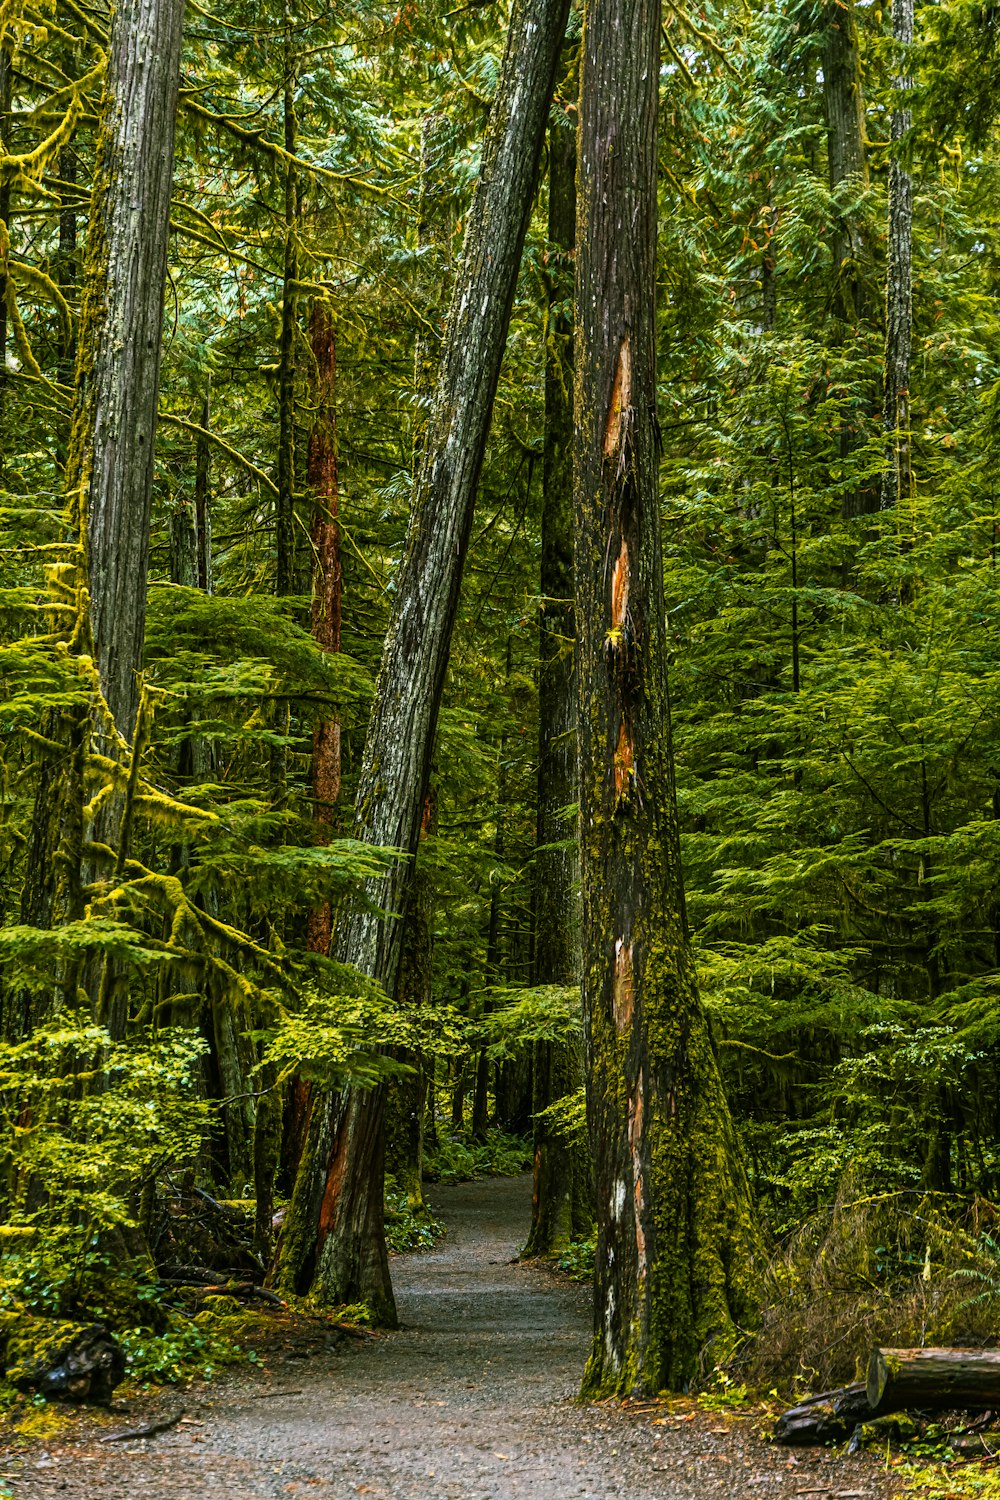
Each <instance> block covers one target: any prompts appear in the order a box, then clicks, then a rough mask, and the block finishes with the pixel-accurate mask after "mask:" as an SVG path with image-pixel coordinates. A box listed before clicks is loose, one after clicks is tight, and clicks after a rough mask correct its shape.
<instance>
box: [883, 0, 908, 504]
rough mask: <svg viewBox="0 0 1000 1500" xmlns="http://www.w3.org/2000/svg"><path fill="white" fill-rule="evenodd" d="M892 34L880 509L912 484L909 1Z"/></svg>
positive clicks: (899, 2) (898, 4)
mask: <svg viewBox="0 0 1000 1500" xmlns="http://www.w3.org/2000/svg"><path fill="white" fill-rule="evenodd" d="M892 35H893V40H894V42H895V44H896V46H897V47H898V48H899V49H900V53H901V58H900V63H899V66H900V68H901V72H900V74H899V75H897V76H896V77H895V78H894V79H893V84H894V86H895V88H896V90H897V103H896V107H895V108H894V109H893V112H892V146H893V151H892V158H891V160H890V162H889V256H888V266H887V270H886V299H885V302H886V307H885V408H884V418H883V420H884V425H885V435H886V469H885V476H884V478H883V481H882V508H883V510H891V509H892V508H893V507H894V506H896V505H897V504H898V503H899V502H900V501H901V500H908V499H909V498H910V495H911V491H912V485H913V473H912V468H911V458H910V345H911V342H912V333H913V275H912V267H911V260H912V242H913V181H912V178H911V176H910V172H909V168H908V166H907V161H906V152H907V150H908V142H907V137H908V135H909V133H910V129H911V127H912V124H913V115H912V111H911V110H910V108H909V106H908V102H907V95H908V93H909V91H910V90H911V89H912V88H913V79H912V77H910V75H909V68H908V65H907V62H906V53H907V50H908V49H909V48H911V47H912V46H913V0H893V4H892Z"/></svg>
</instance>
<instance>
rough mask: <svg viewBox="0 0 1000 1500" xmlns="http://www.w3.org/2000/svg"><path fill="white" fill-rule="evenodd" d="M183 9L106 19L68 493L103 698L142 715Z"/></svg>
mask: <svg viewBox="0 0 1000 1500" xmlns="http://www.w3.org/2000/svg"><path fill="white" fill-rule="evenodd" d="M183 19H184V4H183V0H121V3H120V4H119V5H118V6H117V7H116V9H115V11H114V18H113V21H112V26H111V45H110V53H109V57H108V69H107V78H106V82H105V88H104V97H103V101H102V104H101V126H100V132H99V135H98V142H97V162H96V167H95V171H94V190H93V196H92V199H91V211H90V227H89V239H88V248H87V259H86V268H85V278H84V286H83V304H82V310H81V317H80V331H79V338H78V349H77V362H76V404H75V408H74V416H73V432H72V436H71V439H70V449H69V455H68V459H67V467H66V485H67V493H68V494H69V495H70V497H71V499H72V500H73V502H74V504H75V505H76V506H78V508H79V513H80V518H81V523H82V524H81V532H82V533H83V534H85V535H86V542H87V569H88V582H89V589H90V623H91V631H92V635H93V644H94V655H95V659H96V662H97V669H98V672H99V674H100V681H101V688H102V691H103V694H104V698H105V700H106V702H107V704H108V707H109V709H110V710H111V714H112V717H113V718H114V721H115V724H116V725H117V727H118V730H119V731H120V733H121V734H123V735H124V736H125V738H126V739H130V738H131V736H132V733H133V729H134V726H135V717H136V710H137V708H138V704H139V682H138V673H139V668H140V666H141V663H142V648H143V638H144V633H145V620H146V572H147V562H148V541H149V512H150V504H151V500H152V492H153V450H154V440H155V436H156V408H157V400H158V396H159V385H160V348H161V333H162V323H163V291H164V284H165V282H166V274H167V231H168V228H169V224H170V194H171V187H172V183H173V163H174V116H175V114H176V108H177V88H178V82H179V78H180V50H181V31H182V26H183Z"/></svg>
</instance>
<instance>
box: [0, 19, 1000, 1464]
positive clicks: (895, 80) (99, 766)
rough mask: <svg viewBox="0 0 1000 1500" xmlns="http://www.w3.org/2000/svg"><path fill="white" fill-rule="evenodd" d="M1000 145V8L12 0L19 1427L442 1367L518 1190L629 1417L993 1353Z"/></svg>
mask: <svg viewBox="0 0 1000 1500" xmlns="http://www.w3.org/2000/svg"><path fill="white" fill-rule="evenodd" d="M397 5H398V8H397ZM998 101H1000V10H998V8H997V6H996V5H995V3H994V0H924V3H923V4H921V5H920V6H919V7H917V8H916V10H915V9H914V3H913V0H891V6H890V7H889V8H887V9H886V10H885V11H883V10H882V9H881V8H880V5H879V0H740V3H737V0H702V3H700V4H699V5H697V6H695V5H694V4H693V3H688V0H663V3H662V6H661V4H660V3H656V4H654V3H653V0H585V4H584V5H583V8H582V10H581V9H580V8H578V6H577V4H576V3H575V0H574V3H572V4H571V3H570V0H510V3H509V6H508V5H507V4H504V5H498V4H489V3H483V0H467V3H463V4H457V5H455V6H450V3H449V5H448V6H446V5H445V4H438V3H437V0H430V3H428V4H427V5H425V6H423V7H421V6H420V5H418V4H417V3H415V0H392V3H390V4H388V5H386V6H384V7H383V6H381V5H380V3H379V0H356V3H353V0H352V3H351V4H349V5H348V6H347V7H346V8H343V9H341V10H340V11H336V10H333V9H324V8H323V7H322V6H320V5H316V6H315V7H313V6H312V5H310V4H309V3H308V0H281V3H278V0H261V3H260V4H258V5H255V6H253V7H250V6H248V5H246V4H245V3H243V0H211V5H209V4H204V5H203V4H201V3H199V0H186V3H185V0H117V3H116V4H115V5H114V6H110V5H108V4H106V3H105V0H3V3H2V4H0V525H2V531H3V543H2V548H0V559H2V580H0V610H2V616H3V635H2V640H0V674H2V690H3V691H2V702H0V1017H2V1024H0V1117H2V1127H0V1133H2V1145H0V1342H3V1343H4V1344H5V1346H6V1345H7V1344H9V1346H10V1347H9V1348H8V1349H7V1353H6V1355H5V1356H3V1358H2V1359H0V1363H3V1365H4V1368H6V1369H7V1372H8V1380H10V1379H11V1370H14V1369H16V1368H17V1360H18V1359H19V1358H21V1355H20V1354H18V1353H17V1350H18V1349H19V1348H20V1345H19V1344H18V1339H19V1338H20V1339H21V1342H22V1343H23V1342H24V1337H25V1335H24V1328H25V1326H26V1325H25V1322H24V1320H25V1319H28V1320H29V1323H28V1325H27V1326H29V1327H30V1328H31V1329H32V1330H35V1331H36V1332H37V1330H38V1329H39V1328H40V1327H41V1326H42V1324H43V1323H45V1324H46V1325H47V1324H49V1323H54V1324H55V1325H56V1326H58V1327H60V1328H62V1327H63V1326H64V1325H67V1324H69V1325H73V1326H74V1327H75V1326H77V1325H79V1326H83V1327H87V1326H91V1325H93V1324H94V1323H95V1322H98V1323H100V1324H102V1325H105V1326H106V1327H108V1328H110V1329H111V1330H113V1332H114V1334H115V1336H116V1338H117V1339H118V1340H119V1342H120V1345H121V1347H122V1349H124V1351H125V1358H126V1360H127V1362H128V1366H129V1368H130V1370H131V1371H132V1372H133V1374H134V1375H136V1376H137V1377H145V1378H149V1379H154V1380H155V1379H174V1378H177V1374H178V1371H182V1370H197V1369H202V1368H204V1367H206V1366H207V1365H209V1364H211V1363H212V1362H213V1360H217V1359H218V1358H221V1357H222V1356H221V1355H219V1353H218V1349H217V1345H218V1344H219V1341H220V1340H221V1341H222V1343H224V1342H225V1330H224V1328H223V1326H222V1324H221V1323H220V1325H219V1327H218V1328H216V1327H215V1326H214V1325H212V1326H211V1327H210V1326H209V1323H206V1321H205V1319H204V1318H203V1317H201V1316H200V1315H198V1316H193V1315H192V1306H193V1305H195V1304H192V1303H191V1302H190V1300H188V1301H185V1296H186V1295H187V1294H188V1293H190V1288H191V1286H192V1285H194V1286H195V1287H197V1285H198V1283H199V1280H200V1281H201V1283H202V1285H204V1284H205V1283H206V1280H207V1281H208V1282H211V1281H212V1280H213V1276H214V1277H215V1279H216V1280H218V1279H219V1277H223V1276H224V1277H229V1278H232V1277H233V1276H239V1277H242V1278H243V1281H244V1282H246V1283H247V1285H250V1286H252V1287H254V1288H257V1289H259V1290H260V1291H261V1293H262V1294H265V1295H266V1297H269V1298H271V1299H273V1300H274V1301H280V1302H282V1303H283V1304H285V1305H288V1306H291V1307H295V1308H302V1309H307V1310H308V1309H312V1310H320V1311H333V1312H336V1313H337V1316H338V1317H340V1318H347V1320H348V1321H351V1320H352V1319H357V1320H360V1321H361V1322H364V1323H368V1324H370V1325H372V1326H374V1327H379V1328H389V1329H391V1328H393V1327H394V1326H395V1325H396V1323H397V1308H396V1302H395V1297H394V1285H393V1283H394V1274H395V1271H394V1268H395V1266H396V1264H397V1262H396V1259H395V1256H396V1254H397V1253H398V1252H400V1251H403V1250H407V1249H411V1248H413V1247H418V1246H421V1245H431V1244H433V1243H434V1242H435V1240H436V1238H437V1236H438V1235H439V1233H440V1228H441V1226H440V1225H439V1223H438V1221H437V1220H436V1218H435V1214H434V1207H433V1191H431V1190H429V1189H428V1186H427V1184H428V1182H436V1181H441V1180H443V1181H445V1182H448V1181H455V1180H457V1179H459V1178H461V1177H463V1176H474V1175H476V1174H477V1173H479V1172H485V1171H509V1172H517V1171H526V1170H531V1171H532V1172H533V1188H532V1195H531V1204H530V1211H529V1210H528V1207H527V1199H526V1200H525V1205H526V1206H525V1213H524V1222H523V1224H522V1225H521V1226H520V1230H519V1236H520V1248H521V1251H522V1253H523V1255H524V1256H526V1257H529V1258H542V1259H545V1260H547V1261H548V1262H549V1263H551V1264H552V1265H555V1266H558V1267H561V1268H562V1272H563V1273H572V1274H573V1275H575V1276H577V1277H579V1278H582V1279H583V1280H584V1281H585V1283H587V1284H591V1285H592V1287H593V1308H594V1314H593V1318H594V1321H593V1337H592V1341H591V1345H590V1355H589V1359H588V1360H587V1362H586V1367H585V1368H584V1367H583V1363H582V1362H581V1365H580V1368H579V1370H578V1372H577V1377H578V1385H579V1388H580V1389H581V1390H582V1391H583V1393H584V1394H585V1395H586V1396H589V1397H591V1398H606V1397H617V1398H621V1397H626V1396H631V1397H636V1396H639V1395H651V1396H655V1395H656V1393H658V1392H664V1391H669V1392H687V1391H691V1390H694V1389H699V1388H701V1389H704V1388H713V1389H716V1390H725V1389H739V1390H741V1391H744V1392H753V1391H759V1390H764V1391H766V1390H771V1389H773V1390H775V1391H776V1392H777V1391H780V1393H781V1395H782V1396H783V1397H789V1398H795V1397H797V1396H799V1395H801V1394H803V1393H805V1392H808V1391H823V1390H826V1389H829V1388H830V1387H832V1386H839V1385H843V1384H846V1383H848V1382H850V1381H851V1380H853V1379H856V1378H857V1375H858V1371H859V1370H861V1369H862V1368H863V1365H864V1362H865V1361H866V1360H867V1359H868V1356H869V1354H870V1353H871V1351H872V1349H877V1348H879V1347H880V1346H883V1345H888V1346H890V1347H891V1348H920V1347H924V1346H949V1347H960V1346H972V1347H975V1348H983V1347H992V1346H993V1345H994V1344H995V1343H996V1342H997V1333H998V1329H1000V1222H998V1220H1000V1210H998V1208H997V1206H996V1204H997V1203H998V1202H1000V612H998V609H997V590H998V582H997V554H998V546H1000V500H998V493H1000V306H998V301H997V282H998V276H1000V227H998V203H1000V196H998V174H1000V147H998V136H997V129H996V126H997V116H998V115H1000V102H998ZM234 1285H235V1283H234ZM185 1288H186V1289H187V1290H186V1291H185ZM345 1309H346V1312H345ZM31 1337H32V1338H34V1337H35V1334H34V1333H33V1334H32V1335H31ZM998 1394H1000V1392H998ZM501 1456H502V1455H501ZM799 1493H811V1492H807V1491H800V1492H799Z"/></svg>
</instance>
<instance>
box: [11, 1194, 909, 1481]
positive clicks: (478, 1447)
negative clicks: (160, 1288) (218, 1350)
mask: <svg viewBox="0 0 1000 1500" xmlns="http://www.w3.org/2000/svg"><path fill="white" fill-rule="evenodd" d="M431 1196H432V1201H433V1203H434V1206H435V1209H436V1211H437V1212H439V1213H440V1214H441V1216H442V1217H443V1218H444V1219H445V1220H446V1222H447V1224H448V1234H447V1236H446V1237H445V1239H444V1240H443V1241H441V1243H440V1244H439V1245H438V1247H437V1248H436V1249H435V1250H434V1251H431V1252H427V1253H424V1254H421V1255H412V1256H407V1257H405V1258H402V1259H400V1260H397V1261H396V1262H395V1263H394V1268H393V1276H394V1282H395V1286H396V1292H397V1298H398V1303H399V1314H400V1318H401V1321H402V1324H403V1327H402V1329H401V1331H400V1332H399V1333H396V1334H390V1335H386V1336H384V1337H380V1338H379V1339H377V1340H375V1341H372V1342H368V1343H365V1344H362V1345H359V1346H357V1347H355V1348H352V1349H350V1350H349V1351H348V1352H347V1353H346V1354H345V1353H336V1352H334V1351H332V1350H330V1351H326V1352H323V1353H321V1354H319V1355H318V1356H316V1357H313V1358H311V1359H309V1361H308V1362H302V1361H301V1360H291V1359H286V1360H284V1361H282V1360H273V1361H270V1360H269V1361H268V1368H267V1369H266V1370H264V1371H259V1372H246V1373H243V1372H241V1373H240V1374H238V1375H235V1374H234V1375H230V1376H228V1377H226V1378H224V1379H222V1380H220V1381H218V1382H216V1383H215V1384H213V1385H208V1386H203V1387H199V1388H198V1389H197V1390H195V1391H191V1392H188V1393H185V1395H184V1396H181V1395H179V1394H178V1395H171V1396H169V1397H167V1398H164V1399H162V1400H160V1401H159V1403H158V1408H157V1409H158V1410H159V1409H163V1410H166V1411H170V1410H172V1409H176V1408H177V1407H178V1406H180V1405H184V1406H185V1407H186V1409H187V1420H186V1422H185V1425H183V1426H179V1427H176V1428H174V1429H173V1430H172V1431H170V1432H168V1433H166V1434H164V1435H163V1436H161V1437H158V1438H155V1439H146V1440H139V1441H134V1442H129V1443H122V1444H116V1445H115V1446H114V1447H102V1446H100V1445H99V1444H98V1443H97V1442H96V1441H95V1438H96V1433H97V1429H95V1428H94V1426H93V1422H92V1419H81V1425H80V1428H79V1432H78V1435H77V1439H76V1440H75V1441H73V1442H66V1441H65V1440H63V1441H60V1442H59V1443H58V1444H53V1445H52V1446H51V1447H50V1449H49V1450H48V1451H46V1452H39V1451H34V1452H31V1453H27V1454H25V1455H24V1456H23V1460H19V1461H17V1462H16V1463H12V1462H11V1461H10V1460H9V1459H8V1460H7V1461H6V1462H5V1463H4V1464H3V1465H2V1468H3V1471H4V1472H5V1473H6V1474H8V1475H10V1476H11V1477H10V1478H9V1479H8V1480H7V1483H8V1484H9V1483H11V1480H13V1493H14V1495H15V1496H17V1497H19V1500H20V1497H23V1500H35V1497H42V1496H45V1497H57V1496H58V1497H65V1500H73V1497H78V1500H82V1497H83V1496H87V1497H91V1496H97V1495H100V1496H106V1497H108V1500H134V1497H136V1496H142V1497H148V1500H223V1497H225V1500H258V1497H264V1496H267V1497H284V1496H316V1497H324V1500H354V1497H355V1496H368V1497H369V1500H612V1497H623V1500H624V1497H626V1496H627V1497H629V1500H744V1497H746V1500H751V1497H753V1500H758V1497H766V1500H771V1497H779V1500H791V1497H792V1496H799V1497H805V1496H810V1497H813V1500H821V1497H823V1496H830V1497H831V1500H835V1497H845V1500H846V1497H851V1500H877V1497H881V1496H884V1495H886V1494H888V1489H887V1487H886V1482H885V1477H884V1474H883V1473H882V1472H881V1471H880V1470H879V1469H878V1468H877V1467H876V1466H875V1465H874V1464H873V1463H871V1462H869V1461H868V1460H866V1459H864V1458H862V1459H845V1458H843V1457H833V1456H830V1455H827V1454H825V1453H821V1454H819V1455H810V1454H799V1455H794V1454H793V1455H790V1454H789V1453H788V1451H787V1450H782V1449H774V1448H770V1447H768V1446H767V1445H765V1444H764V1443H762V1442H761V1441H760V1440H759V1439H758V1438H757V1437H756V1436H755V1435H754V1430H753V1427H752V1425H751V1424H747V1423H745V1422H733V1421H732V1420H731V1419H727V1418H721V1417H718V1416H714V1415H711V1414H701V1413H699V1414H698V1415H696V1416H695V1417H694V1418H692V1419H689V1420H683V1419H674V1418H668V1419H666V1421H664V1422H660V1423H659V1424H654V1418H655V1417H656V1416H657V1415H658V1413H656V1412H652V1413H646V1414H643V1415H636V1414H632V1413H628V1412H622V1411H621V1410H618V1409H615V1408H610V1407H580V1406H577V1405H575V1404H574V1403H573V1397H574V1396H575V1393H576V1390H577V1387H578V1384H579V1379H580V1373H581V1370H582V1368H583V1362H584V1358H585V1356H586V1351H587V1344H588V1334H589V1323H590V1317H589V1308H588V1305H587V1304H588V1297H587V1296H586V1295H585V1294H584V1293H583V1292H582V1291H581V1290H580V1289H579V1288H577V1287H573V1286H572V1285H568V1284H566V1283H565V1282H563V1281H561V1280H559V1279H557V1278H556V1277H554V1276H552V1275H550V1274H548V1273H547V1272H545V1271H542V1270H539V1269H538V1268H537V1267H532V1266H524V1265H514V1264H511V1263H510V1262H511V1259H512V1257H513V1256H514V1255H516V1253H517V1249H518V1245H519V1242H520V1240H521V1239H522V1238H523V1236H524V1233H525V1231H526V1228H527V1215H528V1204H529V1196H530V1185H529V1183H528V1181H527V1179H525V1178H519V1179H514V1180H493V1181H488V1182H478V1183H470V1184H466V1185H463V1186H461V1187H454V1188H446V1189H435V1190H432V1194H431ZM142 1415H143V1416H145V1415H147V1413H145V1412H144V1413H143V1414H142ZM154 1415H155V1413H154ZM137 1419H141V1418H140V1417H139V1416H138V1413H137V1411H136V1409H135V1408H133V1414H132V1416H131V1417H130V1418H125V1419H123V1420H121V1421H120V1422H119V1426H124V1427H127V1426H130V1425H134V1423H135V1421H136V1420H137ZM105 1430H106V1429H105ZM0 1494H2V1489H0Z"/></svg>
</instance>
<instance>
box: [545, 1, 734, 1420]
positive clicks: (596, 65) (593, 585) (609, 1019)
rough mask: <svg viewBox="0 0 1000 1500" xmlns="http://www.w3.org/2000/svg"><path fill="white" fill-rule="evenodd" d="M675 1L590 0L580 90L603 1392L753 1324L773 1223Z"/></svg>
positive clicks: (589, 864) (593, 1070)
mask: <svg viewBox="0 0 1000 1500" xmlns="http://www.w3.org/2000/svg"><path fill="white" fill-rule="evenodd" d="M659 56H660V9H659V5H658V3H657V0H591V3H590V5H589V7H588V10H587V13H586V18H585V24H584V45H583V60H582V76H581V93H580V136H579V152H580V162H579V171H578V178H577V183H578V193H579V202H578V211H577V234H576V244H577V298H576V310H577V311H576V317H577V327H576V351H575V353H576V441H575V449H574V489H575V507H576V527H577V529H576V634H577V653H578V654H577V670H578V685H579V699H578V715H579V746H580V761H579V775H580V819H581V823H580V840H581V880H582V890H583V917H582V936H583V996H584V1016H585V1025H586V1036H587V1045H588V1057H589V1098H588V1105H589V1115H590V1127H591V1136H592V1144H593V1151H594V1158H595V1174H596V1198H597V1222H598V1240H597V1261H596V1280H595V1299H596V1300H595V1332H594V1343H593V1349H592V1353H591V1358H590V1361H589V1363H588V1367H587V1373H586V1377H585V1389H586V1390H587V1392H589V1393H605V1394H610V1393H614V1392H625V1391H634V1390H638V1391H649V1392H655V1391H658V1390H661V1389H663V1388H664V1387H669V1388H673V1389H678V1388H681V1387H683V1386H684V1385H685V1384H686V1383H687V1382H688V1381H689V1380H690V1379H691V1377H692V1375H693V1373H694V1371H695V1367H696V1363H697V1359H698V1355H699V1351H700V1350H701V1349H702V1348H703V1346H704V1345H705V1344H706V1343H707V1342H708V1341H709V1340H710V1339H712V1338H714V1337H721V1338H722V1339H725V1338H726V1337H727V1336H728V1335H730V1334H731V1333H732V1330H733V1325H734V1323H738V1322H740V1321H742V1320H743V1319H744V1318H747V1317H749V1316H750V1314H751V1312H752V1308H753V1300H752V1296H751V1294H750V1291H749V1287H750V1281H751V1275H752V1267H751V1255H752V1252H753V1249H754V1244H755V1235H754V1221H753V1215H752V1210H751V1206H750V1199H749V1192H748V1188H747V1183H746V1179H745V1175H744V1170H743V1165H742V1162H741V1158H740V1152H739V1148H738V1145H737V1141H736V1137H735V1132H734V1129H733V1125H732V1122H731V1119H730V1115H729V1110H728V1107H727V1104H726V1099H725V1096H724V1094H723V1090H722V1085H721V1081H720V1078H719V1071H718V1067H717V1064H716V1058H715V1054H714V1051H713V1047H712V1041H711V1038H710V1035H709V1031H708V1025H707V1022H706V1018H705V1015H704V1013H703V1010H702V1007H701V1004H700V1000H699V995H698V988H697V983H696V979H695V972H694V966H693V963H692V957H691V950H690V946H689V942H688V935H687V930H686V922H685V914H684V897H683V888H682V882H681V870H680V857H679V839H678V827H677V813H676V805H675V798H674V786H673V763H672V752H671V743H670V715H669V707H668V700H667V684H666V670H665V667H666V638H665V618H664V605H663V571H662V557H661V546H660V511H659V502H658V459H659V431H658V426H657V418H656V205H657V194H656V155H657V152H656V145H657V87H658V79H659Z"/></svg>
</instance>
